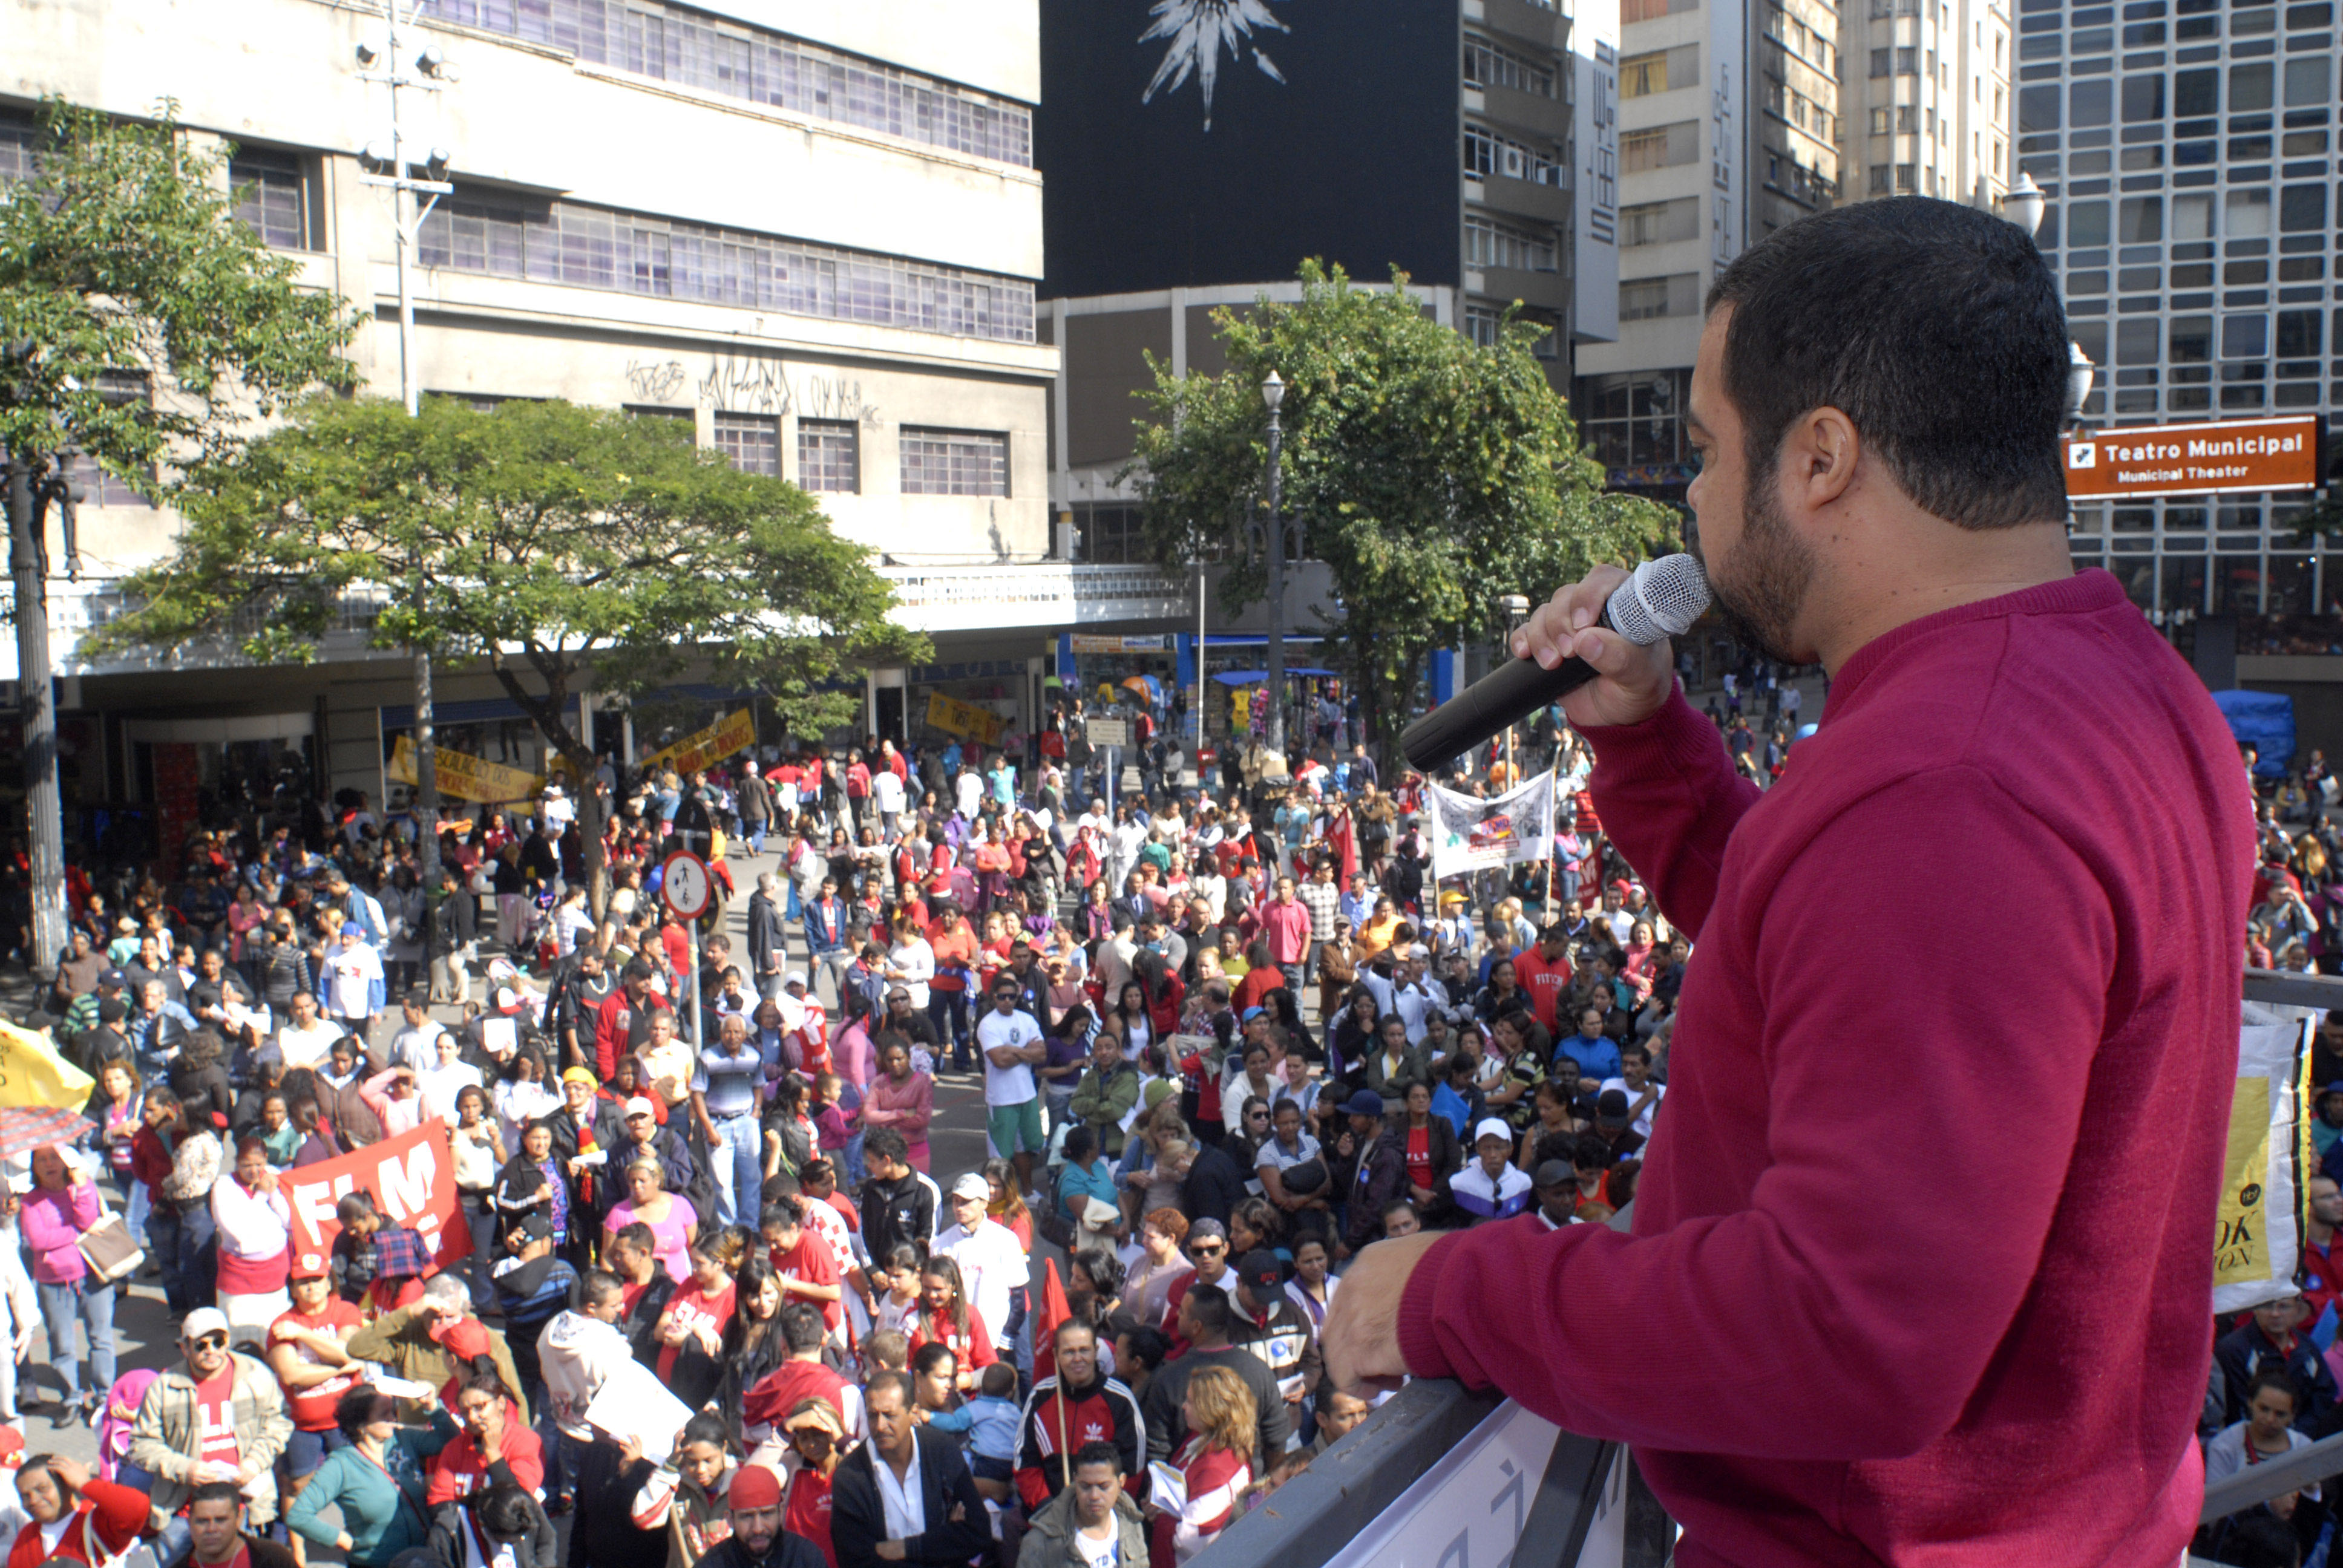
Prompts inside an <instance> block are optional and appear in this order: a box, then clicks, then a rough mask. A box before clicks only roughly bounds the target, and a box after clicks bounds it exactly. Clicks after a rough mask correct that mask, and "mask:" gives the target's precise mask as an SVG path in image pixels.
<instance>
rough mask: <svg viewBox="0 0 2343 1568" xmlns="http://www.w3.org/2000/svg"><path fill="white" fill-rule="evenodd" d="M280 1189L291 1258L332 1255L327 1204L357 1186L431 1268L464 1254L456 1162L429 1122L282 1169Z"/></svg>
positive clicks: (443, 1128)
mask: <svg viewBox="0 0 2343 1568" xmlns="http://www.w3.org/2000/svg"><path fill="white" fill-rule="evenodd" d="M281 1185H282V1190H283V1191H284V1192H285V1196H286V1200H287V1203H288V1205H289V1206H290V1207H291V1209H292V1211H293V1250H294V1251H295V1252H297V1253H309V1252H317V1253H325V1252H330V1251H333V1247H334V1238H335V1237H336V1236H337V1235H339V1234H340V1233H341V1229H342V1227H341V1222H340V1221H338V1220H337V1219H336V1218H335V1217H334V1205H335V1204H336V1203H337V1201H339V1200H340V1199H341V1197H342V1196H343V1194H345V1193H347V1192H350V1191H355V1190H357V1189H360V1188H363V1189H364V1190H366V1191H368V1192H370V1193H372V1194H373V1195H374V1205H375V1207H376V1209H377V1210H378V1211H381V1214H382V1217H383V1222H384V1223H385V1224H388V1225H399V1226H404V1227H406V1228H407V1230H410V1231H417V1232H418V1233H419V1234H420V1235H421V1236H422V1238H423V1243H424V1245H425V1246H427V1247H428V1248H430V1249H431V1262H432V1266H433V1268H434V1269H444V1268H446V1267H447V1265H448V1264H449V1263H452V1262H454V1261H456V1260H457V1259H458V1258H461V1257H463V1256H465V1255H466V1254H468V1253H469V1252H470V1251H471V1250H472V1232H471V1230H470V1228H469V1227H468V1226H467V1225H466V1224H465V1223H464V1221H463V1218H462V1211H461V1207H460V1205H459V1203H458V1197H457V1191H456V1161H455V1157H454V1155H453V1154H452V1153H451V1152H450V1151H449V1150H448V1146H447V1123H446V1122H444V1121H440V1120H439V1119H438V1118H437V1117H436V1116H435V1117H432V1118H431V1119H430V1120H428V1121H425V1122H424V1123H423V1124H422V1125H421V1126H419V1127H417V1128H414V1129H413V1130H411V1131H406V1132H402V1133H400V1134H399V1135H398V1136H397V1137H396V1138H386V1139H384V1140H383V1141H381V1142H379V1143H370V1144H368V1145H367V1146H366V1147H365V1148H363V1149H358V1150H354V1151H351V1152H350V1153H347V1154H337V1155H336V1156H335V1157H334V1158H333V1159H331V1160H321V1161H318V1162H317V1163H316V1164H315V1165H304V1166H301V1167H299V1168H298V1169H297V1170H293V1171H287V1172H286V1173H285V1175H284V1177H283V1179H282V1182H281Z"/></svg>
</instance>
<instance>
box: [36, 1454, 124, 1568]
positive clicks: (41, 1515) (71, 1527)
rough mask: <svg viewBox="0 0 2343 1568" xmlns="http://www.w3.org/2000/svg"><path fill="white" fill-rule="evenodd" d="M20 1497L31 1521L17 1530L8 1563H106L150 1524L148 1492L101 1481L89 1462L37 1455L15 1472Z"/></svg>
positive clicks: (92, 1566) (96, 1567)
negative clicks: (92, 1472)
mask: <svg viewBox="0 0 2343 1568" xmlns="http://www.w3.org/2000/svg"><path fill="white" fill-rule="evenodd" d="M15 1482H16V1496H17V1499H18V1501H20V1502H21V1503H23V1504H24V1508H25V1513H27V1514H28V1515H30V1516H31V1520H32V1523H28V1524H26V1525H25V1527H24V1528H23V1529H22V1530H19V1531H18V1532H16V1539H15V1542H14V1543H11V1544H10V1546H9V1548H8V1568H41V1564H42V1563H55V1562H59V1561H66V1562H74V1563H88V1564H90V1568H102V1565H103V1564H105V1563H110V1562H112V1561H113V1560H114V1559H115V1558H116V1557H118V1556H120V1555H121V1554H122V1553H124V1552H125V1551H126V1550H128V1549H129V1546H130V1543H132V1542H134V1541H136V1540H137V1539H138V1536H139V1533H141V1532H142V1531H144V1530H145V1529H146V1509H147V1502H146V1493H143V1492H137V1491H134V1490H133V1489H131V1488H130V1487H127V1486H119V1485H116V1483H113V1482H111V1481H102V1480H100V1479H99V1478H98V1477H96V1476H95V1475H92V1474H91V1473H89V1468H88V1467H87V1466H86V1465H84V1464H82V1463H79V1462H76V1461H75V1460H70V1459H65V1458H63V1457H61V1456H57V1455H48V1454H43V1455H36V1456H35V1457H34V1458H33V1459H31V1460H30V1461H28V1462H26V1463H25V1467H24V1468H23V1469H22V1470H19V1471H17V1472H16V1473H15Z"/></svg>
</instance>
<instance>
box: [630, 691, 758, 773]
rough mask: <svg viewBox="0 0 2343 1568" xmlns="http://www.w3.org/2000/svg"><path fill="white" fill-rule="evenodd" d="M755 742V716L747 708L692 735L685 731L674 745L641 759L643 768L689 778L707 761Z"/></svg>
mask: <svg viewBox="0 0 2343 1568" xmlns="http://www.w3.org/2000/svg"><path fill="white" fill-rule="evenodd" d="M755 744H757V716H756V715H755V714H754V713H752V712H750V711H749V709H745V708H744V709H740V710H739V712H738V713H732V714H728V715H726V716H725V717H724V718H722V719H718V720H717V721H716V722H715V723H713V724H711V725H709V727H708V728H707V729H703V730H700V731H699V733H698V734H696V735H687V736H685V737H684V738H683V739H680V740H679V741H677V742H676V743H675V744H674V745H672V746H669V747H664V748H662V749H659V750H657V751H654V752H652V753H651V754H650V755H649V757H646V758H644V759H643V764H642V765H643V767H644V769H646V770H647V771H649V772H652V773H659V772H664V771H667V770H669V769H673V770H674V772H675V774H676V776H677V777H678V778H679V779H689V778H690V777H691V776H692V775H693V774H694V773H696V772H698V771H699V769H702V768H705V767H707V766H708V765H709V763H711V762H721V761H723V760H724V759H726V758H727V757H729V756H731V755H732V753H734V752H735V751H746V750H748V749H749V748H750V747H751V746H754V745H755Z"/></svg>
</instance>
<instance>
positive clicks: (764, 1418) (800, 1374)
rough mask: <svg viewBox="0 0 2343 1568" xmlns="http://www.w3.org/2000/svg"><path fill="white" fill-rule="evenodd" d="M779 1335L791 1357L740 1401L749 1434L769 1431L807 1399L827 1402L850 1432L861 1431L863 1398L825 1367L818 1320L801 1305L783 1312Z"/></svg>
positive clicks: (792, 1305)
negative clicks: (759, 1430)
mask: <svg viewBox="0 0 2343 1568" xmlns="http://www.w3.org/2000/svg"><path fill="white" fill-rule="evenodd" d="M780 1330H781V1338H782V1341H783V1342H785V1343H786V1344H787V1345H788V1346H789V1358H788V1359H787V1360H786V1361H784V1362H781V1364H780V1365H779V1366H777V1367H775V1368H774V1369H773V1370H772V1371H771V1372H767V1373H766V1374H765V1375H764V1376H763V1377H762V1378H760V1379H759V1380H758V1381H757V1382H755V1383H753V1384H751V1385H750V1386H749V1389H748V1391H747V1392H745V1393H743V1394H742V1395H741V1396H740V1424H741V1426H742V1427H743V1428H744V1429H745V1430H747V1431H749V1432H754V1431H756V1430H757V1429H759V1428H762V1429H764V1430H766V1431H768V1432H770V1431H772V1430H774V1429H776V1428H778V1427H779V1425H780V1423H781V1422H783V1421H785V1420H787V1419H788V1417H789V1412H791V1411H793V1410H795V1409H797V1408H798V1406H799V1403H800V1402H803V1401H805V1400H808V1399H821V1400H827V1401H829V1402H830V1406H831V1408H832V1409H834V1410H836V1411H837V1412H838V1413H839V1417H840V1420H841V1421H842V1422H844V1423H845V1426H846V1430H847V1431H848V1432H860V1430H861V1426H862V1396H861V1395H860V1393H859V1392H856V1390H855V1387H854V1385H853V1384H852V1383H850V1382H847V1381H846V1380H845V1379H844V1378H843V1377H840V1375H839V1374H838V1372H836V1371H835V1370H834V1369H832V1368H830V1367H829V1366H826V1365H824V1364H823V1362H822V1359H821V1354H822V1347H823V1345H824V1344H825V1343H826V1342H827V1341H828V1338H829V1336H828V1335H827V1334H825V1333H824V1332H822V1327H821V1315H820V1313H818V1312H815V1311H814V1310H813V1308H812V1307H811V1306H809V1305H808V1304H807V1303H806V1302H789V1304H788V1305H786V1306H784V1307H782V1308H781V1311H780Z"/></svg>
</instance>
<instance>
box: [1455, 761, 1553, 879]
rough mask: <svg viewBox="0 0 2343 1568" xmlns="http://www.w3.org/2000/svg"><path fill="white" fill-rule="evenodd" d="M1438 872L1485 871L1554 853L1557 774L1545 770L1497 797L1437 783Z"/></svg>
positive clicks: (1460, 873)
mask: <svg viewBox="0 0 2343 1568" xmlns="http://www.w3.org/2000/svg"><path fill="white" fill-rule="evenodd" d="M1432 817H1433V830H1432V874H1433V877H1435V878H1440V877H1454V876H1461V875H1463V873H1465V872H1467V871H1485V870H1489V869H1493V868H1495V867H1498V866H1507V865H1511V864H1512V863H1513V862H1514V861H1516V860H1543V859H1546V858H1547V857H1548V856H1550V855H1552V854H1553V853H1554V775H1553V774H1552V773H1551V772H1547V773H1541V774H1539V775H1538V776H1537V777H1536V778H1534V779H1531V780H1530V781H1529V782H1528V783H1526V784H1523V785H1522V786H1521V787H1520V788H1518V789H1508V790H1506V791H1505V792H1504V793H1503V795H1500V796H1498V797H1497V798H1496V799H1493V800H1479V799H1474V798H1473V797H1472V796H1470V795H1459V794H1458V793H1456V791H1454V790H1453V789H1442V788H1441V787H1440V786H1439V785H1437V784H1434V785H1433V786H1432Z"/></svg>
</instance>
